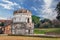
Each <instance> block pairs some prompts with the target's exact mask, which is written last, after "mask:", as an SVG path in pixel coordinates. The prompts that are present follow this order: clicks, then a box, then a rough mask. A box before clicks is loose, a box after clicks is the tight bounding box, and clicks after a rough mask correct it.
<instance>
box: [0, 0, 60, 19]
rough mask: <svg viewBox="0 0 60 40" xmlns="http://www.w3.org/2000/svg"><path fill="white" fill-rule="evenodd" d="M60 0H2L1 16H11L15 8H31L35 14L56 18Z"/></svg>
mask: <svg viewBox="0 0 60 40" xmlns="http://www.w3.org/2000/svg"><path fill="white" fill-rule="evenodd" d="M59 1H60V0H0V18H2V19H3V18H4V19H5V18H10V17H12V16H13V12H14V10H18V9H21V8H24V9H27V10H30V11H31V12H32V14H33V15H36V16H39V17H44V18H48V19H51V20H52V19H55V17H56V15H57V13H56V11H55V10H54V9H55V7H56V5H57V3H58V2H59Z"/></svg>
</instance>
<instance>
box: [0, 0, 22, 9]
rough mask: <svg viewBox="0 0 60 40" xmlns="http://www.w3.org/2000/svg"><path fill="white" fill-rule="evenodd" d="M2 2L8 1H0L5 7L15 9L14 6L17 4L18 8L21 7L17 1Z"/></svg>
mask: <svg viewBox="0 0 60 40" xmlns="http://www.w3.org/2000/svg"><path fill="white" fill-rule="evenodd" d="M2 2H4V3H7V4H4V3H0V6H2V7H4V8H5V9H14V6H17V7H18V8H21V6H20V5H19V4H17V3H15V2H11V1H9V0H2Z"/></svg>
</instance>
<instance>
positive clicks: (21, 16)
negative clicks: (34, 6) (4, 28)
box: [11, 9, 34, 35]
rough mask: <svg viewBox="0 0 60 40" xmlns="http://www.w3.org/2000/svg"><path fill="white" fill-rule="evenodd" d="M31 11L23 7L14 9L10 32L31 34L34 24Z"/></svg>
mask: <svg viewBox="0 0 60 40" xmlns="http://www.w3.org/2000/svg"><path fill="white" fill-rule="evenodd" d="M31 16H32V13H31V12H30V11H28V10H25V9H20V10H17V11H14V14H13V19H12V21H13V23H12V27H11V31H12V34H22V35H23V34H33V31H34V24H33V23H32V17H31Z"/></svg>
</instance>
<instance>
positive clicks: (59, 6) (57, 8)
mask: <svg viewBox="0 0 60 40" xmlns="http://www.w3.org/2000/svg"><path fill="white" fill-rule="evenodd" d="M56 10H57V13H58V15H57V17H56V18H57V19H58V20H59V21H60V2H59V3H58V4H57V7H56Z"/></svg>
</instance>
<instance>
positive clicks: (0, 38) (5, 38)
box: [0, 36, 60, 40]
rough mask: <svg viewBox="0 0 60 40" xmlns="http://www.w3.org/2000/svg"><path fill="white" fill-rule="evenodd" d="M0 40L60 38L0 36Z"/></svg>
mask: <svg viewBox="0 0 60 40" xmlns="http://www.w3.org/2000/svg"><path fill="white" fill-rule="evenodd" d="M0 40H60V38H40V37H25V36H0Z"/></svg>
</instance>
